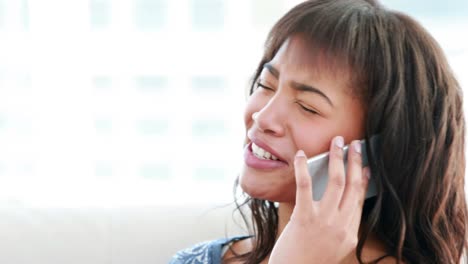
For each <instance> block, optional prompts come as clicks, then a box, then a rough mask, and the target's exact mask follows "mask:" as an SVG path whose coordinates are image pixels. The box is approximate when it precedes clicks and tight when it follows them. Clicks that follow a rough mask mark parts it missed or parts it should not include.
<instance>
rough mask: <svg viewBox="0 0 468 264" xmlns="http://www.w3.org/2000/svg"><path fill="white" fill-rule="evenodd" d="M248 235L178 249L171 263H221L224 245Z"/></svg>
mask: <svg viewBox="0 0 468 264" xmlns="http://www.w3.org/2000/svg"><path fill="white" fill-rule="evenodd" d="M246 237H248V236H235V237H231V238H221V239H217V240H211V241H204V242H200V243H197V244H195V245H193V246H191V247H189V248H186V249H183V250H180V251H178V252H177V253H176V254H175V255H174V256H173V257H172V259H171V260H170V261H169V264H218V263H221V251H222V247H223V246H224V245H226V244H228V243H230V242H232V241H236V240H239V239H243V238H246Z"/></svg>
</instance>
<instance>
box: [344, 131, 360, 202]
mask: <svg viewBox="0 0 468 264" xmlns="http://www.w3.org/2000/svg"><path fill="white" fill-rule="evenodd" d="M362 176H363V175H362V158H361V142H360V141H359V140H354V141H353V142H351V144H350V146H349V149H348V167H347V172H346V186H345V189H344V193H343V198H342V199H341V203H340V210H347V209H348V207H351V209H352V210H354V209H355V208H356V205H357V204H356V201H357V200H358V199H359V198H360V197H362V196H363V193H362V192H365V190H363V189H362V184H363V182H362V181H363V178H364V177H362Z"/></svg>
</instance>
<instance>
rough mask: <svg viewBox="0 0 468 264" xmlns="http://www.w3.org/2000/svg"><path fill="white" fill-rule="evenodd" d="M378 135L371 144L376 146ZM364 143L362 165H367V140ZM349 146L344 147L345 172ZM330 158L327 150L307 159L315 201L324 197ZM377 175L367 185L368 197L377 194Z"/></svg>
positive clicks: (372, 139) (373, 137)
mask: <svg viewBox="0 0 468 264" xmlns="http://www.w3.org/2000/svg"><path fill="white" fill-rule="evenodd" d="M377 141H378V136H377V135H374V136H372V137H371V138H370V144H371V145H372V146H374V145H375V144H377V143H378V142H377ZM361 145H362V148H361V149H362V152H361V153H362V166H363V167H365V166H367V165H368V160H367V153H366V142H365V140H361ZM348 148H349V145H347V146H345V147H344V148H343V151H344V156H343V157H344V166H345V172H346V169H347V164H348ZM328 160H329V152H325V153H322V154H319V155H317V156H314V157H312V158H310V159H308V160H307V167H308V170H309V175H310V176H311V177H312V196H313V199H314V200H315V201H319V200H320V199H322V196H323V194H324V193H325V190H326V188H327V184H328ZM374 177H375V175H372V177H371V179H370V180H369V185H368V187H367V193H366V199H367V198H370V197H373V196H375V195H377V189H376V187H375V182H374V180H373V178H374Z"/></svg>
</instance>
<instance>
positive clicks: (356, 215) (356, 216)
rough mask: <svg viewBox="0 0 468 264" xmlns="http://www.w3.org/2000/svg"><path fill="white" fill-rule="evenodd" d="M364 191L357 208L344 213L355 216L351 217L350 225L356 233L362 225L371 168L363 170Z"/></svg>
mask: <svg viewBox="0 0 468 264" xmlns="http://www.w3.org/2000/svg"><path fill="white" fill-rule="evenodd" d="M362 178H363V180H362V185H361V186H362V189H363V190H364V191H363V192H361V194H362V195H361V196H360V197H359V198H358V199H357V201H356V207H355V208H354V210H352V209H351V208H350V209H349V211H348V212H343V213H345V214H353V216H352V217H351V221H350V223H349V228H350V229H351V230H355V231H356V232H357V231H358V230H359V225H360V224H361V217H362V210H363V207H364V201H365V199H366V190H367V186H368V185H369V178H370V169H369V167H365V168H364V169H362Z"/></svg>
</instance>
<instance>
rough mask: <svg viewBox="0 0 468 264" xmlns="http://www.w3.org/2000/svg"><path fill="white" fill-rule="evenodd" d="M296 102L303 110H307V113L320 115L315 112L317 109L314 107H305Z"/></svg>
mask: <svg viewBox="0 0 468 264" xmlns="http://www.w3.org/2000/svg"><path fill="white" fill-rule="evenodd" d="M297 104H298V105H299V106H300V107H301V108H302V109H303V110H305V111H307V112H309V113H311V114H313V115H320V113H319V112H317V111H315V110H314V109H311V108H307V107H305V106H303V105H302V104H300V103H297Z"/></svg>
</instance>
